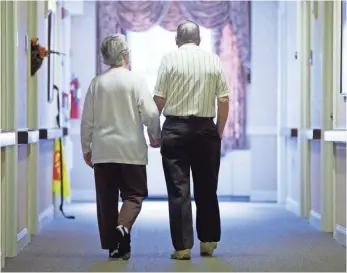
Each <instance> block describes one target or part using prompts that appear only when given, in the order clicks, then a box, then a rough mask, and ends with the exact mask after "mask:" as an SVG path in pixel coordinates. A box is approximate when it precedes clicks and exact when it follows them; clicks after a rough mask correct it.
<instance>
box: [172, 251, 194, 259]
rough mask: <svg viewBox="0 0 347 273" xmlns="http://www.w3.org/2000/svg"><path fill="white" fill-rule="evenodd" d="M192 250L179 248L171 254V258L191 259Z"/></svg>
mask: <svg viewBox="0 0 347 273" xmlns="http://www.w3.org/2000/svg"><path fill="white" fill-rule="evenodd" d="M190 253H191V250H190V249H184V250H178V251H175V252H174V253H172V254H171V259H174V260H190V259H191V254H190Z"/></svg>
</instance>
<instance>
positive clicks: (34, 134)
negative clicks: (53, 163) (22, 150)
mask: <svg viewBox="0 0 347 273" xmlns="http://www.w3.org/2000/svg"><path fill="white" fill-rule="evenodd" d="M17 138H18V144H31V143H36V142H39V140H40V134H39V130H37V129H34V130H20V131H17Z"/></svg>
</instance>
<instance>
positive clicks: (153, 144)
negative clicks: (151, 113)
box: [149, 136, 161, 148]
mask: <svg viewBox="0 0 347 273" xmlns="http://www.w3.org/2000/svg"><path fill="white" fill-rule="evenodd" d="M160 144H161V139H153V138H152V137H151V136H149V146H151V147H152V148H159V147H160Z"/></svg>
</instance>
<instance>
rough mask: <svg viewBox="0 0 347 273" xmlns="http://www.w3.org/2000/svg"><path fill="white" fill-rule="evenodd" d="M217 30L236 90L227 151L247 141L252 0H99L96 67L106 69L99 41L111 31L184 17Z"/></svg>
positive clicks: (168, 24) (170, 23)
mask: <svg viewBox="0 0 347 273" xmlns="http://www.w3.org/2000/svg"><path fill="white" fill-rule="evenodd" d="M187 19H188V20H192V21H195V22H196V23H197V24H199V25H200V26H202V27H205V28H209V29H212V30H213V34H214V35H213V37H214V45H213V47H214V49H215V52H216V53H217V54H218V55H220V57H221V60H222V62H223V65H224V69H225V72H226V73H227V75H228V76H227V77H228V82H229V85H230V88H231V90H232V92H231V94H230V98H231V107H230V114H229V120H228V124H227V126H226V127H227V128H226V137H225V140H224V141H223V147H224V148H225V149H224V150H225V151H228V150H230V149H235V148H244V147H245V146H246V135H245V116H246V107H245V94H246V85H247V78H249V77H250V1H165V0H163V1H97V21H98V25H97V50H98V51H97V56H98V57H97V71H98V73H101V72H102V71H103V70H105V66H104V65H103V64H102V62H101V61H102V60H101V57H100V44H101V41H102V40H103V38H104V37H105V36H106V35H108V34H111V33H117V32H123V34H124V33H126V31H125V30H130V31H133V32H142V31H147V30H148V29H150V28H151V27H153V26H155V25H160V26H162V27H163V28H165V29H166V30H168V31H176V28H177V26H178V25H179V24H180V23H181V22H182V21H184V20H187Z"/></svg>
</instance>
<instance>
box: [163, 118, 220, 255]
mask: <svg viewBox="0 0 347 273" xmlns="http://www.w3.org/2000/svg"><path fill="white" fill-rule="evenodd" d="M220 150H221V139H220V137H219V134H218V130H217V126H216V125H215V124H214V122H213V120H212V119H207V118H198V117H189V118H178V117H167V118H166V120H165V123H164V125H163V130H162V144H161V154H162V160H163V168H164V173H165V179H166V184H167V191H168V198H169V215H170V230H171V237H172V243H173V246H174V248H175V250H183V249H191V248H192V247H193V245H194V238H193V223H192V207H191V200H190V196H191V195H190V181H189V180H190V169H191V170H192V175H193V185H194V198H195V204H196V209H197V210H196V229H197V233H198V239H199V240H200V241H202V242H218V241H219V240H220V236H221V228H220V215H219V205H218V198H217V186H218V173H219V165H220Z"/></svg>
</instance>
